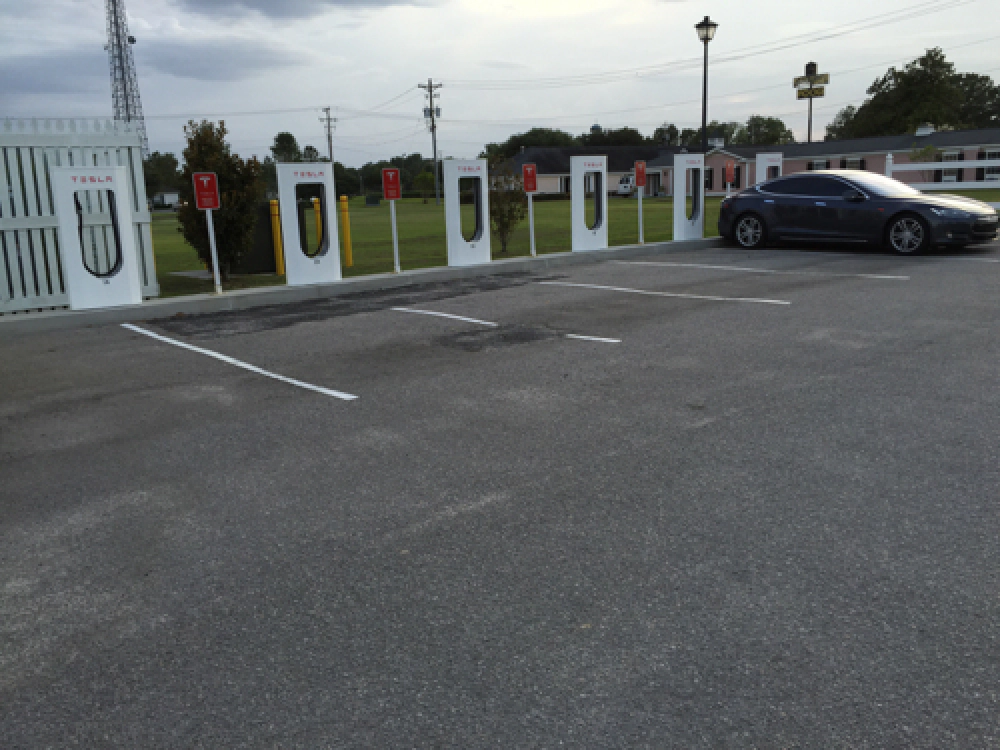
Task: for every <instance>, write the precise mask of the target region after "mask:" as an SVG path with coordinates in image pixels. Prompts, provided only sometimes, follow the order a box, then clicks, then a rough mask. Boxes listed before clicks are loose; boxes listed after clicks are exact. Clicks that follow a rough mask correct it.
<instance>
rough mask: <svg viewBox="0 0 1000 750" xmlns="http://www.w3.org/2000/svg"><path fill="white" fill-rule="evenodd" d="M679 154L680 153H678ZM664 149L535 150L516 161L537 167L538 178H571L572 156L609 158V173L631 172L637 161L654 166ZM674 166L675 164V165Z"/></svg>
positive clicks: (636, 147)
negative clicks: (558, 176)
mask: <svg viewBox="0 0 1000 750" xmlns="http://www.w3.org/2000/svg"><path fill="white" fill-rule="evenodd" d="M675 150H676V149H675ZM663 151H664V149H663V148H662V147H660V146H610V147H607V148H584V147H572V148H549V147H543V146H531V147H529V148H526V149H524V151H522V152H521V153H519V154H518V155H517V156H515V157H514V160H513V161H514V164H516V165H517V167H518V168H520V166H521V165H522V164H535V165H537V166H538V174H569V158H570V157H571V156H607V157H608V171H609V172H631V171H632V168H633V167H634V166H635V163H636V162H637V161H645V162H652V161H653V160H655V159H657V158H659V157H660V155H661V153H662V152H663ZM671 163H673V162H672V161H671Z"/></svg>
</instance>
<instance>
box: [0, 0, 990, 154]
mask: <svg viewBox="0 0 1000 750" xmlns="http://www.w3.org/2000/svg"><path fill="white" fill-rule="evenodd" d="M126 4H127V7H128V12H129V27H130V32H131V33H132V34H133V35H134V36H135V37H136V38H137V40H138V41H137V44H136V45H135V47H134V48H133V49H134V53H135V58H136V64H137V66H138V70H139V87H140V90H141V93H142V102H143V107H144V110H145V114H146V117H147V125H148V130H149V139H150V147H151V148H152V149H154V150H160V151H174V152H178V153H179V151H180V150H181V148H182V147H183V136H182V131H181V128H182V126H183V124H184V122H185V121H186V120H187V119H188V118H189V117H201V116H205V117H213V118H215V119H219V118H224V119H225V120H226V122H227V124H228V125H229V127H230V130H231V140H232V143H233V146H234V149H235V150H236V151H237V152H239V153H241V154H243V155H245V156H247V155H250V154H257V155H259V156H261V157H263V156H264V155H265V154H267V153H268V146H269V145H270V143H271V141H272V138H273V136H274V134H275V133H277V132H279V131H282V130H288V131H291V132H292V133H294V134H295V136H296V137H297V138H298V139H299V142H300V143H301V144H302V145H305V144H307V143H309V144H313V145H315V146H316V147H317V148H319V149H320V151H321V153H323V154H325V153H326V139H325V136H324V134H323V133H324V131H323V128H322V126H321V125H320V123H319V119H318V118H319V115H320V112H319V108H320V107H323V106H331V107H333V108H334V115H335V116H336V117H337V118H338V123H337V130H336V134H335V136H334V151H335V156H336V159H337V160H338V161H342V162H344V163H346V164H348V165H353V166H357V165H360V164H362V163H364V162H366V161H371V160H376V159H379V158H383V157H389V156H392V155H396V154H400V153H410V152H413V151H420V152H421V153H424V154H426V155H427V156H430V152H431V147H430V135H429V133H428V132H427V129H426V127H425V125H424V121H423V117H422V108H423V106H424V100H423V94H422V93H421V92H420V91H419V90H418V89H417V88H416V85H417V83H420V82H422V81H424V82H425V81H426V79H427V78H428V77H433V78H434V79H435V81H438V80H440V81H441V82H442V83H443V84H444V88H443V89H441V99H440V107H441V109H442V118H441V122H440V128H439V136H440V137H439V149H440V151H441V153H442V155H444V156H454V157H473V156H476V155H477V154H478V153H479V151H480V150H481V148H482V145H483V143H485V142H489V141H497V140H503V139H504V138H506V137H507V136H508V135H510V134H511V133H515V132H521V131H523V130H526V129H528V128H529V127H532V126H534V125H539V126H546V127H559V128H563V129H566V130H569V131H570V132H573V133H580V132H583V131H584V130H586V129H588V128H589V127H590V126H591V125H592V124H594V123H599V124H600V125H602V126H604V127H621V126H623V125H631V126H633V127H637V128H638V129H639V130H641V131H642V132H644V133H646V134H651V133H652V131H653V129H654V128H655V127H656V126H657V125H659V124H661V123H662V122H664V121H669V122H673V123H675V124H677V125H678V127H681V128H683V127H696V126H698V125H699V124H700V121H701V103H700V102H701V62H700V56H701V53H702V50H701V44H700V43H699V41H698V39H697V37H696V35H695V31H694V28H693V26H694V24H695V23H697V22H698V21H699V20H700V19H701V18H702V17H703V16H704V15H706V14H708V15H710V16H711V17H712V19H713V20H715V21H717V22H718V23H719V30H718V34H717V36H716V38H715V41H713V42H712V44H711V45H710V47H709V54H710V72H709V76H710V78H709V96H710V101H709V118H710V119H719V120H745V119H746V118H747V117H748V116H749V115H751V114H765V115H775V116H779V117H781V118H782V119H784V120H785V122H786V123H787V124H788V125H789V126H790V127H791V128H792V129H793V130H794V131H795V134H796V137H797V138H799V139H800V140H805V137H806V106H805V103H799V102H797V101H796V100H795V94H794V91H793V89H792V78H793V77H794V76H796V75H801V74H802V68H803V65H804V63H805V62H807V61H808V60H816V61H817V62H818V63H819V66H820V71H821V72H829V73H830V74H831V75H832V82H831V85H830V86H829V87H828V89H827V98H826V99H824V100H817V105H816V112H815V118H816V124H815V131H814V134H815V137H817V138H822V135H823V132H824V131H823V128H824V126H825V124H826V123H827V122H828V121H829V120H830V118H832V117H833V116H834V115H835V114H836V112H837V111H838V110H839V109H840V108H841V107H842V106H843V105H844V104H849V103H854V104H859V103H860V102H861V101H862V100H863V98H864V92H865V89H866V88H867V87H868V85H869V84H870V83H871V82H872V80H874V79H875V78H876V77H877V76H878V75H880V74H881V73H883V72H884V71H885V69H886V68H887V67H888V66H889V65H891V64H897V65H898V64H902V63H905V62H907V61H909V60H911V59H913V58H915V57H917V56H918V55H920V54H922V53H923V51H924V50H925V49H926V48H928V47H932V46H940V47H942V48H943V49H944V50H945V53H946V54H947V56H948V58H949V59H951V60H952V61H953V62H955V63H956V64H957V65H958V68H959V69H960V70H963V71H973V72H979V73H988V74H990V75H993V76H994V77H997V76H998V74H1000V55H998V54H997V49H998V45H1000V13H997V12H996V10H997V7H996V5H997V0H935V1H933V2H928V0H878V2H872V1H871V0H838V1H837V2H800V1H798V0H797V1H796V2H791V1H790V0H712V1H704V0H673V1H670V0H412V1H411V2H396V1H395V0H126ZM824 37H825V38H824ZM105 42H106V24H105V17H104V2H103V0H0V117H3V116H13V117H30V116H36V117H68V116H101V115H103V116H107V115H109V114H110V112H111V95H110V85H109V78H108V72H107V68H108V65H107V53H106V52H105V51H104V49H103V46H104V44H105ZM753 53H757V54H753ZM727 58H729V59H727ZM712 61H714V62H712ZM273 110H286V111H283V112H273ZM287 110H297V111H287ZM261 112H264V113H263V114H261Z"/></svg>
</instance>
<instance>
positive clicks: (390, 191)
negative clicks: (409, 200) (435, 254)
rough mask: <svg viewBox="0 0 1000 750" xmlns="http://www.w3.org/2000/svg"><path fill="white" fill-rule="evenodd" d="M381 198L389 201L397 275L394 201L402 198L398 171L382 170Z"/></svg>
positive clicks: (397, 261) (397, 271)
mask: <svg viewBox="0 0 1000 750" xmlns="http://www.w3.org/2000/svg"><path fill="white" fill-rule="evenodd" d="M382 196H383V197H384V198H385V199H386V200H387V201H389V221H391V222H392V263H393V267H394V268H395V269H396V273H399V271H400V269H399V234H398V233H397V232H396V201H398V200H399V199H400V198H402V197H403V188H402V186H401V184H400V181H399V170H398V169H383V170H382Z"/></svg>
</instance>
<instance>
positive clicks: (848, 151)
mask: <svg viewBox="0 0 1000 750" xmlns="http://www.w3.org/2000/svg"><path fill="white" fill-rule="evenodd" d="M925 146H934V147H935V148H939V149H948V148H971V147H975V146H1000V128H986V129H982V130H944V131H938V132H936V133H931V134H929V135H922V136H918V135H913V134H912V133H906V134H904V135H887V136H878V137H875V138H852V139H847V140H842V141H815V142H813V143H788V144H785V145H783V146H734V145H727V146H726V147H725V148H722V149H712V150H711V151H710V153H726V154H732V155H733V156H737V157H739V158H742V159H746V160H748V161H752V160H754V159H756V158H757V154H759V153H780V154H782V155H783V156H784V157H785V158H786V159H809V158H820V157H825V158H829V157H832V156H850V155H852V154H869V153H889V152H895V153H898V152H900V151H910V150H912V149H914V148H923V147H925ZM684 151H685V152H686V151H687V150H686V149H685V150H684ZM681 152H682V149H681V148H679V147H677V146H612V147H609V148H546V147H541V146H532V147H530V148H526V149H525V150H524V151H522V152H521V153H520V154H518V155H517V156H515V157H514V163H515V164H516V165H517V166H518V167H520V166H521V165H522V164H524V163H527V162H533V163H534V164H536V165H538V173H539V174H569V157H571V156H589V155H593V156H607V157H608V171H609V172H631V171H632V168H633V166H634V164H635V162H637V161H645V162H646V167H647V168H648V169H664V168H669V167H673V165H674V154H677V153H681Z"/></svg>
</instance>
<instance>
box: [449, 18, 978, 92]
mask: <svg viewBox="0 0 1000 750" xmlns="http://www.w3.org/2000/svg"><path fill="white" fill-rule="evenodd" d="M977 1H978V0H953V1H952V2H948V3H941V2H940V1H939V0H924V2H920V3H917V4H915V5H912V6H910V7H909V8H907V9H905V10H903V11H892V12H886V13H880V14H878V15H876V16H870V17H868V18H864V19H860V20H858V21H853V22H851V23H850V24H844V25H842V26H838V27H834V28H833V29H831V30H829V31H826V32H820V33H816V32H811V33H808V34H799V35H796V36H792V37H785V38H784V39H779V40H775V41H773V42H768V43H764V44H758V45H752V46H750V47H745V48H743V49H742V50H739V51H737V52H733V53H730V54H728V55H726V54H724V55H721V56H716V57H715V58H714V61H713V64H716V65H718V64H720V63H726V62H737V61H740V60H745V59H747V58H750V57H756V56H759V55H764V54H769V53H772V52H778V51H781V50H786V49H791V48H793V47H799V46H802V45H805V44H812V43H815V42H819V41H826V40H829V39H835V38H837V37H841V36H846V35H849V34H855V33H857V32H859V31H865V30H868V29H871V28H874V27H878V26H885V25H887V24H890V23H900V22H902V21H908V20H912V19H914V18H919V17H921V16H925V15H928V14H931V13H939V12H941V11H944V10H951V9H953V8H957V7H960V6H962V5H968V4H970V3H973V2H977ZM701 64H702V60H701V57H700V56H699V57H690V58H681V59H678V60H672V61H669V62H665V63H658V64H655V65H646V66H642V67H637V68H624V69H620V70H615V71H606V72H598V73H584V74H580V75H572V76H557V77H542V78H538V77H536V78H529V79H481V80H463V79H454V80H449V81H448V85H449V86H453V87H455V88H464V89H476V90H483V91H486V90H505V89H517V90H522V89H525V88H562V87H566V86H589V85H596V84H605V83H616V82H618V81H622V80H627V79H634V78H637V77H644V76H651V75H662V74H664V73H668V72H675V71H678V70H685V69H690V68H695V67H698V66H700V65H701Z"/></svg>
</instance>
